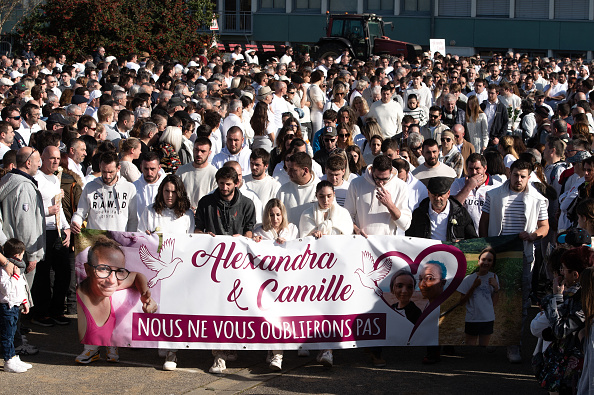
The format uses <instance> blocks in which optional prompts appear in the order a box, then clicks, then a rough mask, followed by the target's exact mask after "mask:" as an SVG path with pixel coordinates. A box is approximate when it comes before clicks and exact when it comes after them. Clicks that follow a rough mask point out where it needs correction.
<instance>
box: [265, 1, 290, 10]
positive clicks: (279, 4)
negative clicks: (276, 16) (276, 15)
mask: <svg viewBox="0 0 594 395" xmlns="http://www.w3.org/2000/svg"><path fill="white" fill-rule="evenodd" d="M285 8H286V4H285V0H260V9H261V10H266V11H277V12H284V11H285Z"/></svg>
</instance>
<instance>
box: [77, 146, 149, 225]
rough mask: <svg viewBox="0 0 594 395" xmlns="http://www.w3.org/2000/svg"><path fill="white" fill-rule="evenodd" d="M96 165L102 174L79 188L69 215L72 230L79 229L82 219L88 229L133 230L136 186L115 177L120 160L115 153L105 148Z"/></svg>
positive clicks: (136, 221) (135, 216)
mask: <svg viewBox="0 0 594 395" xmlns="http://www.w3.org/2000/svg"><path fill="white" fill-rule="evenodd" d="M99 169H100V170H101V177H97V178H95V179H94V180H93V181H91V182H89V183H88V184H87V185H85V187H84V189H83V191H82V194H81V197H80V199H79V201H78V209H77V210H76V212H75V213H74V215H73V216H72V222H71V224H70V230H71V232H72V233H74V234H78V233H80V230H81V227H82V223H83V222H84V221H85V220H86V221H87V228H89V229H101V230H111V231H120V232H136V231H137V230H138V216H137V208H136V188H135V187H134V185H133V184H132V183H130V182H128V181H126V180H125V179H124V178H121V177H118V172H119V171H120V162H119V160H118V157H117V154H115V153H113V152H106V153H104V154H103V155H101V159H100V162H99Z"/></svg>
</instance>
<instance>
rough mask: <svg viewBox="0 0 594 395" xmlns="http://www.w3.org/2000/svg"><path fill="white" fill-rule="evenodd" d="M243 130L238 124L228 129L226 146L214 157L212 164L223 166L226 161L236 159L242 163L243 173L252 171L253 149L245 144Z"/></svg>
mask: <svg viewBox="0 0 594 395" xmlns="http://www.w3.org/2000/svg"><path fill="white" fill-rule="evenodd" d="M243 140H244V138H243V131H242V130H241V128H239V127H238V126H232V127H231V128H230V129H229V130H228V131H227V139H226V142H227V144H226V146H225V147H224V148H223V149H222V150H221V152H219V153H218V154H216V155H215V156H214V158H212V164H213V166H214V167H216V168H217V169H220V168H221V167H223V165H224V164H225V162H228V161H230V160H234V161H236V162H238V163H239V164H240V165H241V170H242V171H243V174H245V175H248V174H250V173H251V169H250V154H251V153H252V151H251V150H250V149H249V148H247V147H244V146H243Z"/></svg>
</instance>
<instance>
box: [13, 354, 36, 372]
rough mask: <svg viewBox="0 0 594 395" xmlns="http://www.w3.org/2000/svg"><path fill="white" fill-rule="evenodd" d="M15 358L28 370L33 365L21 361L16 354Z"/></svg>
mask: <svg viewBox="0 0 594 395" xmlns="http://www.w3.org/2000/svg"><path fill="white" fill-rule="evenodd" d="M15 358H16V359H17V360H18V361H19V363H20V364H21V365H23V366H24V367H25V368H26V369H27V370H29V369H31V368H32V367H33V365H31V364H30V363H27V362H23V361H21V357H19V356H18V355H17V356H16V357H15Z"/></svg>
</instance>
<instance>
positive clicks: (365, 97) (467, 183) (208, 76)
mask: <svg viewBox="0 0 594 395" xmlns="http://www.w3.org/2000/svg"><path fill="white" fill-rule="evenodd" d="M593 71H594V64H588V63H587V62H585V61H584V59H582V58H575V59H570V58H562V59H554V58H533V59H530V58H529V57H528V56H527V55H523V54H520V53H507V54H495V55H493V56H492V57H488V58H485V57H480V56H472V57H460V56H452V55H445V56H444V55H441V54H439V53H436V54H435V56H433V57H431V56H429V54H425V55H423V56H420V57H419V58H417V59H416V60H415V61H407V60H405V59H404V58H403V57H402V56H400V57H398V56H397V57H393V56H388V55H382V56H379V57H378V56H374V57H373V58H371V59H367V60H359V59H353V58H352V57H351V56H350V54H349V53H348V52H347V51H345V52H344V53H342V54H341V55H340V56H338V57H336V58H335V57H333V56H327V57H325V58H321V59H311V58H310V56H309V54H308V53H299V54H297V53H295V51H294V50H293V48H291V47H287V48H286V50H285V53H284V54H283V56H282V57H280V59H277V58H275V57H271V58H269V59H267V60H266V61H262V62H259V60H258V56H256V55H255V53H254V51H248V52H247V53H242V49H241V47H237V48H236V49H235V50H234V52H233V53H231V54H220V53H214V54H211V55H208V54H207V52H206V50H202V51H200V52H199V53H198V54H197V55H196V56H193V57H192V59H191V60H190V61H189V63H187V64H181V63H179V62H177V61H159V60H156V59H153V58H151V57H149V56H148V54H140V55H138V54H129V55H128V56H125V57H117V58H116V57H115V56H106V54H105V50H104V48H101V47H100V48H98V49H97V50H96V51H95V52H94V53H93V54H92V55H89V56H86V57H85V56H83V57H80V58H78V59H75V60H74V59H67V58H66V56H64V55H58V56H56V57H52V56H50V57H47V58H45V59H41V58H39V57H37V56H35V55H34V53H33V51H32V49H31V46H27V50H26V51H23V53H22V54H21V56H14V57H7V56H2V57H0V74H1V77H0V107H1V112H0V116H1V121H0V159H2V163H3V174H4V176H3V177H2V179H1V180H0V210H1V215H2V232H1V233H0V242H1V243H2V244H3V245H4V253H5V254H4V257H2V258H0V261H1V262H2V265H3V266H4V270H2V278H1V280H2V283H1V287H0V289H2V291H1V292H0V296H1V301H2V309H1V310H0V317H1V318H2V326H1V328H2V346H3V347H2V348H3V350H4V355H3V356H4V360H5V365H4V366H5V370H9V371H24V370H26V369H27V368H28V367H30V365H28V366H25V365H26V364H25V363H23V362H22V361H20V359H19V355H21V356H22V355H29V354H34V353H36V352H37V348H36V347H35V346H33V345H31V344H29V343H28V342H27V340H26V337H25V336H24V335H23V333H21V332H23V331H26V330H27V328H26V327H24V326H23V325H21V324H18V323H17V320H16V319H15V317H18V309H19V306H23V309H24V311H23V312H27V311H28V309H29V306H30V305H33V306H32V308H31V314H30V315H31V316H32V317H31V320H30V323H31V324H32V325H40V326H46V327H47V326H53V325H67V324H68V323H69V320H68V319H67V318H66V317H65V314H75V313H76V311H77V298H78V300H79V301H80V300H81V299H85V298H86V299H85V300H92V298H93V295H95V296H97V297H99V299H98V300H101V303H109V302H106V300H110V299H109V298H107V299H106V297H107V296H109V292H113V291H115V289H121V288H122V282H125V284H126V286H131V283H132V282H131V281H130V280H129V279H128V280H126V279H127V278H128V274H129V272H127V270H126V269H125V268H124V267H123V266H122V265H118V264H111V263H109V262H108V263H106V262H107V261H106V260H105V256H106V254H108V253H113V251H112V252H109V251H103V252H102V248H103V249H104V250H109V249H110V248H112V247H113V246H111V247H110V246H109V245H102V246H99V247H97V250H98V252H96V254H95V255H96V256H95V257H94V258H93V261H92V262H91V258H89V263H87V264H86V266H85V270H86V272H87V275H88V276H89V277H90V278H95V279H96V280H97V281H99V280H101V281H100V282H101V283H102V284H103V283H107V284H108V285H109V286H105V287H93V286H91V285H88V284H87V285H84V284H81V286H80V287H79V288H78V290H77V284H76V281H75V276H74V259H73V249H72V245H73V243H72V237H71V236H72V235H75V234H78V233H80V231H81V229H82V228H83V227H85V226H86V227H87V228H90V229H101V230H109V231H130V232H137V231H138V232H148V233H154V232H185V233H207V234H211V235H213V236H216V235H233V236H242V237H248V238H253V239H255V240H256V241H260V240H273V241H275V242H277V243H284V242H285V241H288V240H292V239H296V238H298V237H305V236H313V237H316V238H320V237H323V236H324V235H341V234H343V235H351V234H357V235H362V236H364V237H367V236H368V235H394V236H405V235H406V236H413V237H422V238H429V239H435V240H441V241H456V240H461V239H469V238H476V237H487V236H499V235H515V234H517V235H518V237H519V238H520V239H522V240H523V241H524V254H523V255H524V259H523V273H522V301H523V305H522V313H523V324H524V325H523V326H524V327H525V328H528V327H531V329H532V330H533V332H534V333H535V334H536V335H537V336H538V337H539V346H540V348H539V349H537V350H536V351H535V354H534V355H535V358H534V359H535V360H536V359H539V358H540V363H539V364H537V363H536V362H535V366H536V365H538V367H539V368H538V374H537V375H538V377H539V382H540V383H541V385H542V386H543V387H544V388H546V389H548V390H549V391H551V392H560V393H570V392H572V391H573V392H575V391H577V389H578V388H579V391H580V393H588V391H594V384H592V381H593V379H592V376H593V375H592V373H591V372H592V371H594V367H593V365H592V364H593V363H594V359H592V354H593V350H594V349H593V344H594V343H593V341H594V340H593V339H594V338H593V334H592V329H591V328H592V325H591V324H592V317H593V316H594V307H593V306H594V304H593V302H592V300H594V299H592V298H594V295H593V292H594V290H593V289H592V284H594V282H593V281H592V280H593V278H594V277H593V273H594V272H593V271H592V269H591V268H590V267H591V266H592V263H594V260H593V259H594V256H593V253H592V250H591V249H590V247H589V246H590V244H591V242H590V235H591V234H593V232H594V196H592V185H593V178H594V170H593V169H594V157H592V155H591V151H592V147H593V137H592V136H593V134H592V133H594V118H593V116H592V108H591V103H592V102H593V101H594V90H593V88H594V78H591V77H590V73H591V72H593ZM19 243H20V244H19ZM107 244H108V243H107ZM17 247H18V248H17ZM112 249H113V248H112ZM23 253H24V256H23ZM19 254H20V255H19ZM102 257H103V258H102ZM495 260H496V252H495V251H494V250H487V251H485V252H484V253H482V254H481V256H480V259H479V262H478V271H477V272H476V273H473V274H472V275H470V276H468V278H467V279H466V280H465V281H464V282H463V283H462V285H461V286H460V288H459V290H458V291H459V292H460V294H461V303H463V304H466V306H467V317H466V321H467V322H466V327H465V334H466V338H465V339H464V340H465V341H466V343H467V344H480V345H483V346H487V345H488V344H489V338H490V336H491V334H492V333H493V321H494V318H495V317H494V313H493V305H494V304H496V303H497V293H498V292H499V288H500V284H499V278H498V277H497V275H496V274H495V273H493V272H492V269H493V268H494V266H495ZM116 261H117V259H116ZM101 262H103V263H101ZM438 269H439V268H437V269H436V271H437V272H439V270H438ZM429 271H430V270H429V269H426V270H425V272H427V274H423V273H421V275H420V276H413V275H411V274H410V273H408V274H407V273H400V272H399V273H397V276H394V277H393V278H392V281H391V284H390V289H391V290H392V292H393V293H394V295H396V298H397V299H398V302H397V303H396V304H394V306H393V308H394V309H396V310H402V311H404V312H405V314H406V317H407V318H408V319H410V320H413V319H414V317H418V315H419V314H420V311H417V310H418V308H415V307H416V306H414V305H412V304H410V303H409V302H410V295H409V294H410V292H411V290H412V289H414V288H415V287H416V286H417V283H418V286H419V288H420V289H421V291H423V290H424V289H428V288H427V282H428V281H431V280H432V279H434V278H435V276H437V278H439V273H437V274H433V273H431V274H430V273H429ZM21 273H22V274H24V276H23V277H24V278H25V279H26V281H23V277H21V276H20V275H19V274H21ZM442 280H443V279H442ZM126 281H127V282H126ZM437 281H441V280H437ZM25 283H26V284H25ZM90 283H91V284H92V283H93V281H91V282H90ZM132 285H134V284H132ZM549 285H550V287H549ZM137 288H138V289H139V290H141V292H142V295H143V303H145V304H146V305H147V306H149V305H150V294H147V292H146V286H145V285H144V284H137ZM582 288H583V289H582ZM29 289H30V294H28V293H27V292H26V291H27V290H29ZM94 293H96V294H94ZM99 294H101V295H99ZM23 295H25V296H24V297H23ZM24 301H27V303H25V302H24ZM32 302H33V303H32ZM534 303H538V304H540V305H541V306H542V312H541V313H539V315H538V316H537V318H536V319H535V320H539V321H538V325H537V324H536V323H535V322H532V324H531V325H530V323H529V322H526V320H527V317H528V309H529V308H530V306H531V304H534ZM80 304H81V303H80V302H79V308H80ZM485 305H487V306H490V308H487V312H486V313H485V310H484V309H483V308H482V307H481V306H485ZM407 306H408V307H407ZM147 308H148V307H147ZM15 309H16V310H15ZM151 309H152V306H151V307H150V308H149V310H151ZM15 311H16V312H15ZM107 311H109V310H107ZM79 312H80V309H79ZM86 313H89V311H87V310H85V314H86ZM91 313H92V312H91ZM108 316H109V314H108ZM108 319H109V317H102V316H99V317H95V316H93V320H91V321H89V317H88V316H87V323H88V324H89V325H91V324H92V325H96V326H97V327H101V324H102V323H106V322H107V320H108ZM9 322H10V323H9ZM535 328H536V329H535ZM90 338H92V336H90ZM87 339H88V338H87ZM90 343H91V344H85V347H84V351H83V353H82V354H81V355H80V356H79V357H77V362H79V363H90V362H92V361H94V360H97V359H98V358H99V351H98V347H99V345H103V344H92V343H93V342H92V341H91V342H90ZM380 351H381V350H378V349H373V350H372V352H371V355H372V358H373V363H374V364H375V365H376V366H383V365H385V361H384V360H383V359H382V358H381V353H380ZM520 351H521V350H520V346H519V345H515V346H509V347H508V349H507V355H508V358H509V360H510V362H513V363H519V362H521V361H522V356H521V352H520ZM161 352H162V354H163V356H164V357H165V364H164V369H166V370H172V369H175V367H176V364H177V355H176V352H175V350H161ZM303 352H306V351H303ZM568 353H571V355H569V354H568ZM213 354H214V356H215V361H214V364H213V366H212V367H211V369H210V371H211V372H213V373H221V372H223V371H224V370H225V369H226V361H227V360H229V359H233V358H235V357H236V355H235V354H234V353H232V352H228V351H222V350H218V351H214V352H213ZM569 356H571V357H572V358H573V359H571V361H574V360H577V361H580V363H577V364H574V363H572V364H569V363H568V362H567V361H568V357H569ZM537 357H539V358H537ZM108 358H110V359H111V360H113V361H116V360H117V358H118V355H117V349H114V348H110V349H109V350H108ZM332 358H333V356H332V350H322V351H321V352H320V353H319V355H318V361H320V362H321V363H323V364H324V365H327V366H331V365H332V363H333V361H332ZM439 360H440V350H439V348H434V347H433V348H429V349H428V353H427V356H426V357H425V359H424V362H425V363H435V362H439ZM268 361H269V363H270V367H271V368H272V369H275V370H280V369H281V368H282V352H281V351H271V352H270V354H269V359H268ZM551 365H555V366H556V367H557V369H555V370H554V371H553V369H552V366H551ZM11 369H12V370H11ZM582 370H583V373H582ZM580 377H581V379H580ZM568 391H569V392H568Z"/></svg>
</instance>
